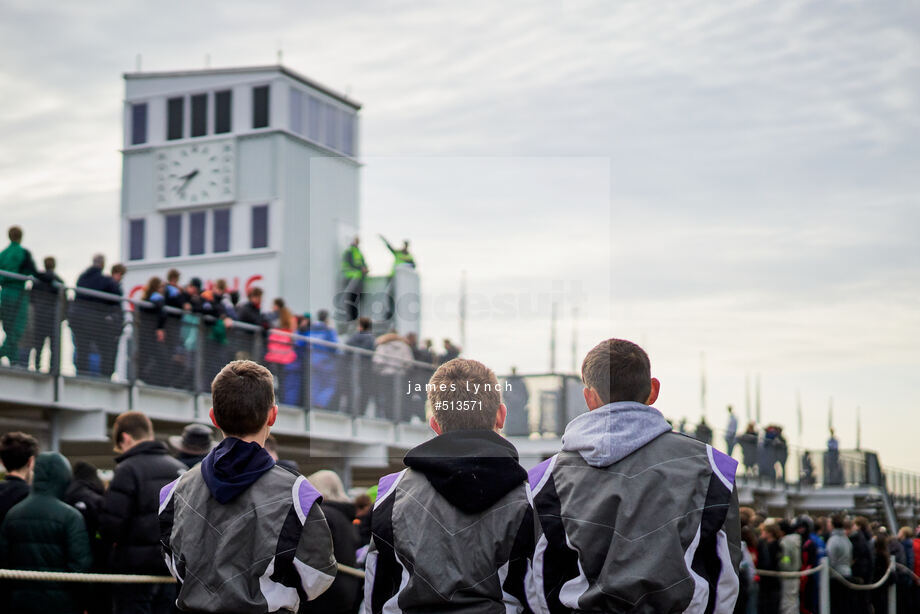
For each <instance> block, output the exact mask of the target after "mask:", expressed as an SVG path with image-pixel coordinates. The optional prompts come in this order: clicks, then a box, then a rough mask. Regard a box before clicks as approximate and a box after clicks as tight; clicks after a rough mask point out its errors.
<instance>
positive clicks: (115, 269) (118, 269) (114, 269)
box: [111, 264, 128, 275]
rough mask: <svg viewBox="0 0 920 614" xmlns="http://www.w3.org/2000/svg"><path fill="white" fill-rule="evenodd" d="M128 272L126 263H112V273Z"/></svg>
mask: <svg viewBox="0 0 920 614" xmlns="http://www.w3.org/2000/svg"><path fill="white" fill-rule="evenodd" d="M127 272H128V269H127V268H125V265H123V264H113V265H112V270H111V274H112V275H124V274H125V273H127Z"/></svg>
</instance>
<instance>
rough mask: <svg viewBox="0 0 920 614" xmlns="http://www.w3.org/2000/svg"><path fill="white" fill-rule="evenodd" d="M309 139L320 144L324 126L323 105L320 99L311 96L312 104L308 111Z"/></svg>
mask: <svg viewBox="0 0 920 614" xmlns="http://www.w3.org/2000/svg"><path fill="white" fill-rule="evenodd" d="M307 111H308V112H307V124H308V126H307V128H308V132H307V138H309V139H310V140H311V141H316V142H317V143H319V137H320V130H322V126H323V103H322V102H320V100H319V99H318V98H314V97H313V96H310V104H309V108H308V110H307Z"/></svg>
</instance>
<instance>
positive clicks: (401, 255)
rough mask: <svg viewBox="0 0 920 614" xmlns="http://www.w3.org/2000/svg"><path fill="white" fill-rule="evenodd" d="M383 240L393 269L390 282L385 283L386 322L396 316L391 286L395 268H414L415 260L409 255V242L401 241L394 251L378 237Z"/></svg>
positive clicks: (394, 297) (382, 237) (393, 293)
mask: <svg viewBox="0 0 920 614" xmlns="http://www.w3.org/2000/svg"><path fill="white" fill-rule="evenodd" d="M379 236H380V238H381V239H383V242H384V244H386V246H387V249H388V250H390V253H391V254H393V268H392V269H391V270H390V280H389V282H387V288H388V292H389V309H388V310H387V314H386V318H385V319H386V320H390V319H392V318H393V317H394V316H395V315H396V311H395V310H396V299H397V296H396V288H395V286H394V285H393V278H394V277H396V267H398V266H400V265H403V264H405V265H408V266H410V267H412V268H413V269H414V268H415V258H413V257H412V254H410V253H409V241H406V240H403V244H402V247H401V248H400V249H396V248H395V247H393V246H392V245H390V242H389V241H387V240H386V237H384V236H383V235H379Z"/></svg>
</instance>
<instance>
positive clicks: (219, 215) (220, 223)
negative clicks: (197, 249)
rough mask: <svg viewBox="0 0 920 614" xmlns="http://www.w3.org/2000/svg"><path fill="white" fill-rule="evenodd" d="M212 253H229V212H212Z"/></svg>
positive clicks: (218, 210)
mask: <svg viewBox="0 0 920 614" xmlns="http://www.w3.org/2000/svg"><path fill="white" fill-rule="evenodd" d="M214 251H215V252H229V251H230V210H229V209H217V210H215V211H214Z"/></svg>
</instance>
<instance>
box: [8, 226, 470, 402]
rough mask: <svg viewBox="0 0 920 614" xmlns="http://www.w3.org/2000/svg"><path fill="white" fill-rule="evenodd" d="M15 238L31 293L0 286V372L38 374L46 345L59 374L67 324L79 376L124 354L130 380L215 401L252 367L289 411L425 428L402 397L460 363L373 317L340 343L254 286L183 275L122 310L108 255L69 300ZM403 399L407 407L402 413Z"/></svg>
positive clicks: (419, 395) (102, 373)
mask: <svg viewBox="0 0 920 614" xmlns="http://www.w3.org/2000/svg"><path fill="white" fill-rule="evenodd" d="M9 237H10V247H8V248H7V249H6V250H4V251H3V252H0V272H3V271H5V272H8V273H13V274H15V275H21V276H29V277H31V283H27V282H26V280H23V279H20V278H13V277H10V276H7V277H4V276H2V275H0V291H2V294H0V309H2V313H0V323H2V327H3V332H4V344H3V346H2V353H0V364H3V357H4V356H5V357H6V358H7V362H8V363H9V364H10V365H12V366H20V367H27V368H33V369H36V370H39V369H41V368H42V365H43V364H45V363H44V362H43V361H44V358H43V353H45V349H44V348H45V346H46V345H47V347H48V350H47V355H49V356H50V362H49V363H48V364H49V365H50V370H52V371H53V372H57V370H58V369H59V368H60V357H59V355H58V354H59V351H60V339H58V336H59V335H60V332H61V330H62V328H61V324H62V323H63V322H64V321H66V322H67V324H68V328H69V331H70V335H71V337H72V340H73V363H74V368H75V371H76V374H77V375H79V376H86V377H97V378H102V379H110V378H112V376H113V374H114V373H115V372H116V366H117V365H118V362H119V361H118V357H119V352H122V351H127V354H128V360H126V361H124V364H125V365H126V367H125V372H124V376H126V377H127V378H128V379H129V380H131V381H140V382H142V383H145V384H148V385H154V386H164V387H173V388H182V389H187V390H198V391H201V392H207V390H208V388H209V386H210V382H211V380H212V379H213V378H214V376H215V375H216V374H217V372H218V371H219V370H220V368H221V367H222V366H223V365H224V364H226V363H227V362H228V361H230V360H234V359H251V360H255V361H258V362H260V363H262V364H264V365H266V366H267V367H268V368H269V369H270V370H271V371H272V373H273V375H274V376H275V379H276V382H277V386H278V389H277V394H278V399H279V401H280V402H282V403H284V404H287V405H295V406H304V405H305V404H307V403H309V404H310V406H312V407H318V408H322V409H330V410H333V411H347V412H348V413H350V414H352V415H355V416H362V415H367V414H368V413H369V410H370V407H371V404H373V407H374V415H375V416H376V417H381V418H387V419H403V420H408V419H411V418H413V417H415V418H417V419H423V418H424V404H425V394H424V392H412V393H411V394H409V395H405V394H404V393H403V392H402V390H403V388H404V387H403V384H404V383H405V381H406V380H413V381H426V380H427V379H428V378H429V377H431V374H432V373H433V371H434V369H435V368H436V367H437V366H438V365H440V364H443V363H444V362H447V361H448V360H451V359H452V358H455V357H457V356H459V355H460V348H459V347H457V346H456V345H455V344H453V343H452V342H451V340H450V339H444V351H443V352H442V353H437V352H435V351H434V349H433V343H432V341H431V340H430V339H425V340H424V341H423V342H422V343H419V339H418V337H417V336H416V335H415V334H414V333H409V334H407V335H399V334H397V333H395V332H394V331H384V333H383V334H375V333H374V331H373V328H374V326H373V323H372V322H371V320H370V319H368V318H366V317H360V318H358V319H357V321H356V322H355V325H356V330H353V332H351V333H350V334H348V335H347V336H346V337H344V338H340V337H339V330H337V328H336V327H335V326H333V325H332V324H331V322H330V314H329V311H328V310H326V309H320V310H319V311H318V312H316V313H315V314H314V315H312V316H311V314H310V313H309V312H306V313H295V312H294V311H293V310H292V309H291V307H290V306H289V305H288V304H286V302H285V300H284V299H283V298H280V297H279V298H275V299H274V300H273V302H272V304H271V306H270V307H269V308H268V309H265V306H263V303H262V301H263V294H264V293H263V290H262V289H261V288H259V287H257V286H255V287H250V288H248V290H247V292H246V296H245V297H241V296H240V294H239V292H237V291H235V290H233V291H231V290H229V289H228V285H227V282H226V280H225V279H217V280H215V281H214V283H213V284H211V283H209V284H204V283H203V282H202V280H201V279H200V278H198V277H191V278H188V279H185V280H183V279H182V275H181V273H180V271H178V270H177V269H170V270H169V271H167V272H166V274H165V276H164V277H159V276H153V277H150V278H149V279H148V280H147V282H146V283H145V284H144V286H143V289H142V290H141V293H140V296H139V298H140V299H141V300H142V302H140V303H136V304H135V303H132V302H129V301H127V300H124V299H123V297H124V291H123V288H122V285H121V282H122V278H123V277H124V274H125V272H126V269H125V267H124V266H123V265H121V264H115V265H113V266H112V267H111V268H110V269H109V271H108V273H106V263H105V258H104V256H102V255H101V254H97V255H95V256H94V257H93V259H92V263H91V265H90V266H89V267H88V268H87V269H86V270H84V271H83V272H82V273H81V274H80V276H79V277H78V279H77V280H76V284H75V291H74V292H73V293H72V294H69V295H68V294H63V292H64V282H63V280H62V279H61V278H60V277H59V276H58V275H57V274H56V273H55V267H56V262H55V260H54V258H51V257H48V258H45V261H44V270H42V271H39V270H38V269H37V267H36V266H35V264H34V262H33V260H32V256H31V254H30V253H29V251H28V250H27V249H25V248H23V247H22V246H21V242H22V230H21V229H19V228H18V227H12V228H10V230H9ZM65 298H66V299H67V300H63V299H65ZM129 312H130V315H128V314H129ZM402 396H406V397H407V398H406V399H404V400H402V401H401V403H394V402H393V400H394V397H396V398H399V397H402Z"/></svg>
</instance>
